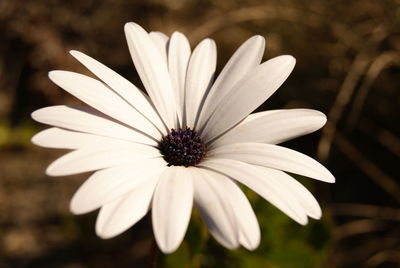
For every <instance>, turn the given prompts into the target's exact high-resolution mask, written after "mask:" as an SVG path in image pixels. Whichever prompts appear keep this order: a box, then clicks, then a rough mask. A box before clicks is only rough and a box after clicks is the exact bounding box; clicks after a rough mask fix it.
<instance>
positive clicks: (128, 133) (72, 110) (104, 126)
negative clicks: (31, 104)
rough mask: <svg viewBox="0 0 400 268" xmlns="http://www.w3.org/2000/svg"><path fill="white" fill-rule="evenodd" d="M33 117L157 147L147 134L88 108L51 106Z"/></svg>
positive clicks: (49, 122) (59, 125)
mask: <svg viewBox="0 0 400 268" xmlns="http://www.w3.org/2000/svg"><path fill="white" fill-rule="evenodd" d="M31 116H32V118H33V119H35V120H36V121H38V122H40V123H43V124H48V125H52V126H56V127H60V128H65V129H69V130H74V131H79V132H85V133H90V134H94V135H99V136H105V137H110V138H114V139H117V140H126V141H132V142H137V143H144V144H149V145H157V142H156V140H155V139H154V138H151V137H150V136H148V135H147V134H145V133H140V132H138V131H136V130H135V129H132V128H129V127H127V126H124V125H122V124H120V123H118V122H116V121H115V120H113V119H112V118H110V117H107V116H105V115H103V114H101V113H99V112H97V111H95V110H93V109H90V108H86V107H85V108H83V107H71V106H65V105H58V106H50V107H46V108H42V109H39V110H36V111H34V112H33V113H32V115H31Z"/></svg>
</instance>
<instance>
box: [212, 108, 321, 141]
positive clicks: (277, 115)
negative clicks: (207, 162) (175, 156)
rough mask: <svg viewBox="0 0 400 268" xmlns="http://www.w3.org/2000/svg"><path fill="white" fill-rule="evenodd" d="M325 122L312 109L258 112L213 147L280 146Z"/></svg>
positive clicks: (318, 113)
mask: <svg viewBox="0 0 400 268" xmlns="http://www.w3.org/2000/svg"><path fill="white" fill-rule="evenodd" d="M325 123H326V116H325V115H324V114H323V113H321V112H318V111H315V110H310V109H290V110H273V111H266V112H260V113H255V114H251V115H249V116H248V117H247V118H246V119H245V120H244V121H243V122H242V123H240V124H239V125H238V126H236V127H234V128H233V129H231V130H230V131H228V132H227V133H226V134H224V135H223V136H221V137H220V138H219V139H217V140H216V141H214V142H213V143H212V148H215V147H217V146H221V145H225V144H230V143H238V142H260V143H269V144H277V143H281V142H285V141H287V140H290V139H294V138H296V137H299V136H302V135H306V134H309V133H311V132H314V131H316V130H318V129H320V128H321V127H322V126H323V125H325ZM210 148H211V147H210Z"/></svg>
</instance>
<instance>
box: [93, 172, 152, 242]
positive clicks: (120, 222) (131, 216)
mask: <svg viewBox="0 0 400 268" xmlns="http://www.w3.org/2000/svg"><path fill="white" fill-rule="evenodd" d="M157 181H158V178H157V179H152V180H149V181H147V182H145V183H143V184H142V185H139V186H138V187H136V188H134V189H133V190H132V191H130V192H129V193H127V194H125V195H123V196H122V197H120V198H118V199H116V200H114V201H112V202H110V203H107V204H105V205H104V206H102V207H101V209H100V212H99V215H98V216H97V220H96V234H97V235H98V236H100V237H101V238H104V239H108V238H112V237H114V236H117V235H119V234H121V233H122V232H124V231H126V230H127V229H128V228H130V227H131V226H132V225H134V224H135V223H136V222H138V221H139V220H140V219H141V218H143V217H144V216H145V215H146V214H147V212H148V210H149V208H150V205H151V198H152V196H153V192H154V189H155V186H156V185H157Z"/></svg>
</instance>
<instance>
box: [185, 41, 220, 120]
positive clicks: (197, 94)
mask: <svg viewBox="0 0 400 268" xmlns="http://www.w3.org/2000/svg"><path fill="white" fill-rule="evenodd" d="M216 64H217V47H216V45H215V42H214V40H212V39H204V40H203V41H201V42H200V43H199V44H198V45H197V47H196V48H195V49H194V51H193V54H192V56H191V57H190V62H189V66H188V70H187V76H186V88H185V94H186V96H185V110H186V121H187V123H186V124H187V125H188V126H189V127H194V125H195V120H196V118H197V116H198V113H199V108H200V105H201V103H202V101H203V99H204V95H205V94H206V92H207V91H208V90H209V89H210V87H211V85H212V79H213V76H214V73H215V68H216Z"/></svg>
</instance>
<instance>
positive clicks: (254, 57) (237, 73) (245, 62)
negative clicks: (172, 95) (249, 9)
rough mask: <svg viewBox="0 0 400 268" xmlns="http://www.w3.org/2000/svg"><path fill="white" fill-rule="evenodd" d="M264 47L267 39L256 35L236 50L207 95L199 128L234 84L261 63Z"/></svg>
mask: <svg viewBox="0 0 400 268" xmlns="http://www.w3.org/2000/svg"><path fill="white" fill-rule="evenodd" d="M264 48H265V39H264V38H263V37H262V36H259V35H256V36H253V37H252V38H250V39H248V40H247V41H246V42H244V43H243V44H242V45H241V46H240V47H239V48H238V49H237V50H236V52H235V53H234V54H233V56H232V57H231V58H230V60H229V61H228V63H227V64H226V65H225V67H224V68H223V69H222V71H221V73H220V74H219V76H218V78H217V80H216V81H215V83H214V84H213V86H212V88H211V90H210V92H209V94H208V95H207V98H206V100H205V103H204V106H203V109H202V110H201V113H200V117H199V123H198V126H199V128H202V127H203V125H204V124H205V122H206V121H207V120H208V119H209V117H210V116H211V114H212V113H213V112H214V111H215V108H216V107H217V106H218V105H219V103H220V102H221V101H222V99H224V97H225V96H227V95H228V94H229V93H230V92H231V90H232V89H233V87H234V85H235V84H236V83H237V82H238V81H239V80H240V79H241V78H243V77H244V76H245V75H246V74H247V73H249V72H250V71H251V70H252V69H254V68H255V67H256V66H258V65H259V64H260V62H261V59H262V56H263V54H264Z"/></svg>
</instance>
